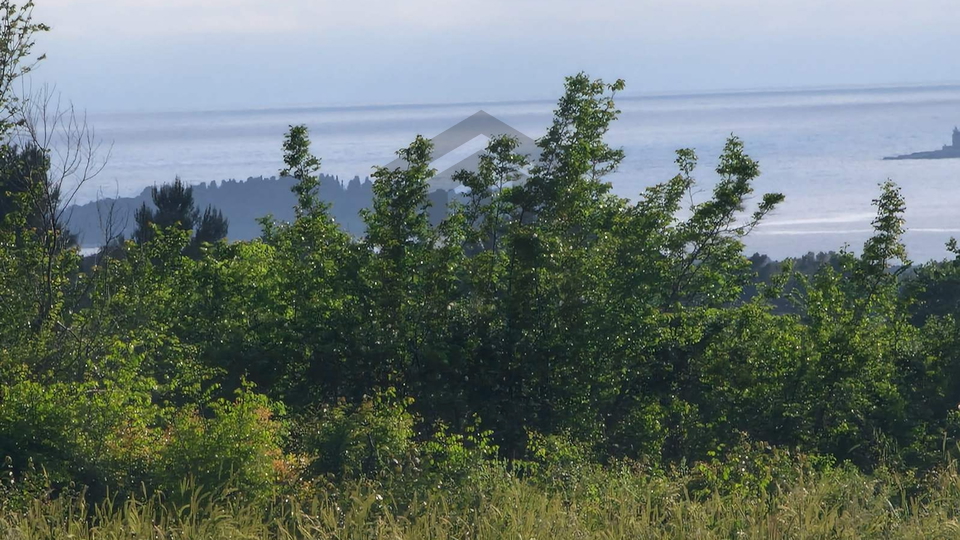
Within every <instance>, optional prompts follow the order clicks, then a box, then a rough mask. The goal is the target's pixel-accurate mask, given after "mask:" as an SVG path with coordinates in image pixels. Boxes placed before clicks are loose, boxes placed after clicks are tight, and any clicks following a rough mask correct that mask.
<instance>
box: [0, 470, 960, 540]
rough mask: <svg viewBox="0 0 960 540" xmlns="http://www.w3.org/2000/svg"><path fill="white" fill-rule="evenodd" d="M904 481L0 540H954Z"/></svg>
mask: <svg viewBox="0 0 960 540" xmlns="http://www.w3.org/2000/svg"><path fill="white" fill-rule="evenodd" d="M904 478H905V477H902V476H896V475H883V474H881V475H878V476H865V475H863V474H861V473H859V472H857V471H855V470H847V469H840V470H832V471H828V472H824V473H815V474H810V475H800V476H798V477H797V478H794V479H791V481H790V482H789V483H788V485H785V486H779V485H778V483H777V482H776V481H774V482H772V483H771V484H770V485H769V486H767V487H765V488H763V489H761V490H759V491H757V490H751V489H731V490H724V491H726V492H725V493H721V492H720V491H718V490H711V489H696V488H695V487H693V486H694V485H695V484H696V483H697V481H696V480H695V479H694V478H693V477H692V476H689V475H686V476H685V475H674V476H673V477H671V478H667V477H665V476H650V475H643V474H635V473H633V474H613V473H603V474H602V477H594V478H590V479H587V478H582V479H579V480H577V481H573V482H571V483H570V484H569V485H567V486H566V487H565V488H561V489H552V488H544V487H541V486H537V485H534V484H533V483H531V482H529V481H525V480H520V479H517V478H515V477H512V476H509V475H499V476H498V475H496V474H494V475H493V476H488V477H486V478H483V479H479V480H478V481H473V482H468V484H469V486H467V487H464V486H458V487H457V488H453V489H448V488H443V487H440V486H437V487H435V488H432V489H426V490H421V491H419V492H415V493H413V494H411V495H408V496H406V497H404V501H403V502H397V499H395V498H394V497H392V496H390V495H384V494H382V493H379V492H378V490H377V489H375V488H374V487H372V484H366V485H361V484H355V485H353V486H351V487H348V488H344V490H342V491H338V492H337V495H335V496H334V495H331V494H330V493H332V492H330V493H327V494H325V495H323V496H321V497H312V498H305V499H304V502H301V501H298V500H297V499H295V498H281V499H278V500H277V501H275V502H271V503H258V504H254V503H250V502H241V499H242V498H241V497H238V496H237V495H238V494H236V493H234V494H230V493H225V494H220V495H218V496H215V497H211V496H209V495H205V494H203V493H202V492H201V491H200V490H196V491H193V492H192V493H188V494H187V496H186V497H185V498H184V499H183V501H182V502H181V503H173V502H170V501H165V500H163V499H162V498H161V497H158V496H154V497H139V498H138V497H129V498H125V499H123V500H122V501H119V500H114V501H113V502H107V503H102V504H98V505H88V504H87V503H85V502H83V498H82V497H73V498H71V497H59V498H56V499H47V500H42V499H35V500H32V501H29V502H27V503H26V504H25V505H22V506H21V507H20V508H17V509H16V510H14V509H12V508H11V509H8V510H5V511H4V512H3V514H2V515H0V539H4V540H13V539H16V540H33V539H53V538H64V539H66V538H70V539H75V540H82V539H144V538H154V539H158V540H159V539H168V538H169V539H187V538H198V539H199V538H204V539H221V538H223V539H226V538H251V539H252V538H291V539H292V538H318V539H319V538H322V539H361V538H363V539H411V540H414V539H416V540H423V539H444V540H446V539H472V540H484V539H491V540H492V539H518V540H520V539H522V540H532V539H545V540H547V539H548V540H566V539H586V538H597V539H613V538H703V539H707V538H744V539H746V538H797V539H800V538H858V539H859V538H924V539H928V538H960V522H958V520H957V516H958V511H960V474H958V472H957V470H956V468H955V467H948V468H946V470H944V471H943V472H941V473H938V474H936V475H932V476H931V477H929V478H928V479H926V480H924V481H922V482H916V481H914V482H913V483H912V485H909V483H907V482H905V481H904Z"/></svg>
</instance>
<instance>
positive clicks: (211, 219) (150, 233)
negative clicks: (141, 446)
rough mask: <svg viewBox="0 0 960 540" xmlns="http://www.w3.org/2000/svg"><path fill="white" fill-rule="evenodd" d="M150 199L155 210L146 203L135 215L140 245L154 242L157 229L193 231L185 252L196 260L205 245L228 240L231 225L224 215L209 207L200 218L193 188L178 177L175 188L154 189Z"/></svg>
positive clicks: (165, 185) (137, 240)
mask: <svg viewBox="0 0 960 540" xmlns="http://www.w3.org/2000/svg"><path fill="white" fill-rule="evenodd" d="M150 197H151V199H152V200H153V206H154V208H151V207H149V206H147V203H143V205H141V206H140V208H139V209H138V210H137V211H136V213H135V214H134V220H135V221H136V223H137V228H136V230H135V231H134V232H133V239H134V241H136V242H137V243H138V244H145V243H147V242H149V241H151V240H152V239H153V238H154V236H155V235H156V231H157V229H170V228H176V229H179V230H182V231H193V232H194V235H193V239H192V241H191V243H190V245H189V247H188V248H186V249H187V251H188V253H189V254H190V255H191V256H193V257H194V258H196V257H197V256H199V254H200V247H201V246H202V245H203V244H213V243H216V242H219V241H221V240H223V239H225V238H226V237H227V231H228V230H229V224H228V222H227V219H226V218H224V217H223V213H222V212H220V210H217V209H215V208H213V207H211V206H208V207H207V208H206V209H205V210H204V211H203V214H202V215H201V214H200V210H199V209H197V208H196V206H195V204H194V202H193V188H192V187H189V186H187V185H186V184H184V183H183V181H182V180H180V177H179V176H178V177H177V178H176V179H174V181H173V183H172V184H164V185H162V186H160V187H159V188H158V187H157V186H154V187H153V188H151V191H150Z"/></svg>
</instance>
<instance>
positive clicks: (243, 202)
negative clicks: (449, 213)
mask: <svg viewBox="0 0 960 540" xmlns="http://www.w3.org/2000/svg"><path fill="white" fill-rule="evenodd" d="M294 182H295V180H294V179H293V178H289V177H280V178H277V177H269V178H264V177H262V176H259V177H251V178H247V179H246V180H239V181H238V180H222V181H220V182H209V183H201V184H197V185H194V186H193V196H194V200H195V201H196V205H197V207H198V208H206V207H207V206H208V205H212V206H214V207H216V208H218V209H220V210H221V211H222V212H223V214H224V216H225V217H226V218H227V219H228V220H229V223H230V232H229V235H228V237H229V239H230V240H251V239H254V238H257V237H259V236H260V233H261V230H260V225H259V223H258V222H257V219H259V218H262V217H264V216H267V215H272V216H273V217H274V218H275V219H277V220H280V221H292V220H293V218H294V214H293V206H294V205H295V204H296V197H295V196H294V195H293V193H292V192H291V191H290V188H291V187H293V185H294ZM372 188H373V183H372V182H371V181H370V179H369V178H367V179H364V180H361V179H360V177H354V178H353V179H352V180H350V181H348V182H346V183H343V182H341V181H340V179H339V178H337V177H336V176H330V175H321V176H320V198H321V199H323V200H324V201H325V202H327V203H328V204H330V212H331V214H332V215H333V217H334V219H336V221H337V222H338V223H339V224H340V226H341V227H342V228H343V229H344V230H345V231H346V232H348V233H350V234H352V235H356V236H359V235H362V234H363V232H364V230H365V225H364V222H363V220H362V219H361V217H360V212H361V211H362V210H363V209H365V208H370V206H371V203H372V200H373V190H372ZM450 195H451V192H449V191H446V190H436V191H434V192H433V193H431V194H430V201H431V203H432V207H431V208H430V219H431V221H433V222H435V223H436V222H439V220H441V219H442V218H443V216H444V215H445V213H446V207H447V204H448V202H449V199H450ZM143 203H147V204H148V205H150V204H152V203H151V201H150V188H146V189H144V190H143V191H142V192H141V193H140V194H139V195H137V196H135V197H118V198H104V199H100V200H97V201H93V202H89V203H86V204H80V205H73V206H70V207H69V208H68V209H67V216H68V217H67V223H68V227H69V228H70V230H71V231H72V232H74V233H75V234H77V235H78V239H79V243H80V247H81V248H84V249H92V248H98V247H101V246H103V245H104V244H105V243H106V242H107V238H108V237H116V236H118V235H121V234H122V235H123V236H124V237H125V238H130V235H131V234H132V233H133V231H134V229H135V227H136V224H135V223H134V219H133V216H134V212H135V211H136V209H137V208H139V207H140V205H142V204H143Z"/></svg>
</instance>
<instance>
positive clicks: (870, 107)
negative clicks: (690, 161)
mask: <svg viewBox="0 0 960 540" xmlns="http://www.w3.org/2000/svg"><path fill="white" fill-rule="evenodd" d="M617 102H618V105H619V107H620V109H621V110H622V114H621V117H620V120H619V121H618V122H617V123H616V124H615V126H614V128H613V130H612V131H611V133H610V136H609V141H610V143H611V144H613V145H614V146H620V147H622V148H623V149H624V150H625V152H626V159H625V161H624V162H623V164H622V166H621V168H620V170H619V171H618V172H617V173H616V174H615V175H613V176H612V177H611V178H610V180H611V182H612V183H613V187H614V192H615V193H617V194H618V195H622V196H624V197H629V198H634V197H636V195H637V194H638V193H640V192H641V191H642V190H643V189H644V188H645V187H647V186H650V185H653V184H655V183H658V182H662V181H665V180H667V179H669V178H670V177H672V176H673V175H675V174H676V168H675V166H674V157H675V156H674V151H675V150H676V149H678V148H684V147H692V148H695V149H696V151H697V153H698V155H699V156H700V158H701V161H700V163H701V166H700V167H699V169H698V174H697V175H696V176H697V179H698V181H699V185H700V188H701V189H702V191H703V192H702V193H700V194H699V195H698V197H699V199H700V200H702V199H703V198H705V197H706V196H707V195H708V190H709V189H710V187H712V185H713V183H714V182H715V180H716V174H715V173H714V172H713V169H714V168H715V166H716V161H717V156H718V155H719V153H720V151H721V149H722V147H723V144H724V141H725V139H726V138H727V137H728V136H729V135H730V134H735V135H737V136H739V137H741V138H742V139H743V140H744V141H745V143H746V145H747V151H748V153H750V155H751V156H753V157H754V158H755V159H757V160H758V161H759V162H760V167H761V172H762V175H761V177H760V178H759V180H758V181H757V183H756V188H757V196H758V197H759V194H760V193H761V192H766V191H779V192H782V193H784V194H785V195H786V202H785V203H784V204H783V205H782V206H781V207H780V209H779V210H778V211H777V212H776V213H775V214H774V215H772V216H771V217H770V218H768V221H767V222H766V223H765V224H764V225H763V226H762V227H760V228H758V229H757V230H756V231H754V233H753V234H752V235H751V237H750V238H749V240H748V242H747V250H746V251H747V252H748V253H753V252H754V251H759V252H762V253H766V254H768V255H770V256H773V257H777V258H780V257H785V256H791V255H801V254H803V253H805V252H807V251H821V250H822V251H827V250H837V249H840V248H842V247H843V246H844V244H849V245H850V247H851V248H852V249H854V250H855V251H858V250H859V248H860V246H861V245H862V243H863V241H864V240H865V239H866V238H867V236H868V235H869V232H870V221H871V219H872V217H873V208H872V206H871V200H872V199H873V198H874V197H875V196H876V194H877V193H878V184H879V183H880V182H882V181H884V180H886V179H887V178H890V179H892V180H894V181H895V182H897V183H898V184H899V185H900V186H901V187H902V188H903V194H904V196H905V197H906V200H907V227H908V233H907V235H906V240H907V245H908V248H909V252H910V256H911V258H912V259H913V260H916V261H923V260H927V259H931V258H935V259H940V258H943V257H945V256H946V255H947V252H946V250H945V249H944V243H945V242H946V241H947V240H948V239H949V238H950V237H951V236H960V211H958V209H960V159H945V160H931V161H883V160H882V159H881V158H882V157H884V156H889V155H898V154H906V153H910V152H916V151H923V150H935V149H939V148H940V147H941V146H942V145H944V144H947V143H949V142H950V133H951V131H952V129H953V127H954V125H957V124H960V85H951V86H929V87H890V88H857V89H825V90H796V91H766V92H730V93H712V94H697V95H661V96H630V95H623V96H620V97H619V98H618V101H617ZM553 106H554V103H553V102H548V101H543V102H539V101H538V102H505V103H471V104H438V105H391V106H357V107H317V108H297V109H273V110H248V111H218V112H166V113H112V114H91V115H90V116H89V120H90V122H91V124H92V125H93V126H94V127H95V128H96V130H97V135H98V136H99V137H101V138H103V139H104V141H105V142H107V143H113V149H112V153H111V157H110V162H109V164H108V167H107V169H106V170H105V171H104V172H103V173H102V174H101V176H100V177H98V178H97V179H96V181H95V182H92V183H91V184H89V185H87V186H85V187H84V189H83V190H82V191H81V192H80V193H79V194H78V202H85V201H89V200H91V199H93V198H96V197H97V196H98V192H99V193H101V194H102V195H103V196H114V195H117V194H119V195H120V196H130V195H135V194H138V193H139V192H140V191H141V190H142V189H143V188H144V187H147V186H150V185H153V184H159V183H162V182H166V181H170V180H172V179H173V178H174V176H176V175H179V176H180V177H181V178H183V179H184V180H185V181H187V182H189V183H201V182H210V181H215V180H221V179H228V178H236V179H245V178H247V177H250V176H260V175H263V176H272V175H275V174H276V173H277V170H278V169H279V168H280V166H281V163H280V156H281V150H280V143H281V140H282V137H283V134H284V132H285V131H286V129H287V127H288V125H290V124H298V123H305V124H307V125H308V126H309V127H310V129H311V135H312V138H313V141H314V152H315V153H316V154H318V155H319V156H321V157H322V158H323V172H325V173H327V174H335V175H338V176H339V177H340V179H341V180H347V179H350V178H353V177H354V176H360V177H361V178H363V177H366V176H368V175H369V174H370V172H371V168H372V167H373V166H374V165H381V164H386V163H388V162H390V161H391V160H392V159H393V158H394V157H395V156H394V152H395V151H396V150H397V149H398V148H401V147H403V146H406V145H407V144H408V143H409V142H410V141H411V140H412V139H413V138H414V136H415V135H417V134H418V133H419V134H423V135H425V136H428V137H432V136H434V135H437V134H439V133H440V132H442V131H443V130H445V129H447V128H449V127H451V126H452V125H454V124H456V123H457V122H459V121H460V120H462V119H464V118H466V117H468V116H469V115H471V114H473V113H475V112H477V111H478V110H481V109H482V110H484V111H486V112H488V113H490V114H492V115H494V116H496V117H498V118H499V119H501V120H503V121H504V122H506V123H508V124H510V125H511V126H513V127H515V128H516V129H518V130H520V131H521V132H523V133H525V134H527V135H529V136H531V137H534V138H536V137H539V136H540V135H542V134H543V132H544V130H545V128H546V127H547V126H548V125H549V123H550V119H551V114H552V109H553ZM484 144H485V139H483V138H482V137H480V138H478V139H475V140H474V141H472V142H471V144H468V145H465V147H464V148H462V149H461V150H460V151H458V152H456V153H455V154H453V155H449V156H447V157H445V158H444V159H442V160H440V162H439V163H437V164H435V166H437V167H438V168H440V169H443V168H444V167H446V166H449V165H453V164H454V163H456V162H457V161H459V160H460V159H462V158H464V157H466V156H468V155H470V154H471V153H473V152H475V151H477V150H479V149H481V148H482V147H483V146H484Z"/></svg>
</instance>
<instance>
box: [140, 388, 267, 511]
mask: <svg viewBox="0 0 960 540" xmlns="http://www.w3.org/2000/svg"><path fill="white" fill-rule="evenodd" d="M205 409H206V410H205V411H199V410H190V409H185V410H181V411H179V412H177V413H176V414H175V416H174V419H173V421H172V422H171V425H170V426H169V427H168V428H166V430H165V431H164V434H163V438H164V442H165V443H166V444H164V445H163V447H162V449H161V450H160V452H159V455H158V458H157V459H158V468H157V469H156V472H155V474H156V475H157V476H156V477H155V478H152V479H151V480H152V483H151V485H152V486H156V487H157V488H159V489H162V490H166V491H168V492H174V491H175V489H176V488H177V487H178V486H179V484H180V483H181V482H182V481H183V479H185V478H190V479H192V480H193V481H194V482H196V484H197V485H200V486H203V487H204V488H205V489H212V490H220V489H222V488H224V487H227V486H229V487H231V488H234V489H237V490H239V491H240V492H241V493H242V494H243V495H244V496H247V497H251V498H257V497H264V496H267V495H270V494H271V492H272V490H273V488H274V486H275V485H276V483H277V481H278V480H279V476H278V473H279V470H278V467H279V464H278V463H277V462H279V461H281V458H282V453H281V450H280V443H281V440H282V439H281V438H282V436H283V429H282V426H281V424H280V423H279V422H277V421H276V420H274V418H273V417H274V414H275V411H274V409H275V406H274V405H273V404H271V403H270V401H269V400H268V399H267V398H266V397H265V396H263V395H259V394H256V393H254V392H252V391H251V390H250V389H244V390H238V391H237V397H236V399H234V400H233V401H227V400H224V399H220V400H217V401H214V402H213V403H210V404H209V405H208V406H207V407H205ZM279 412H281V413H282V409H281V410H280V411H279Z"/></svg>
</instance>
